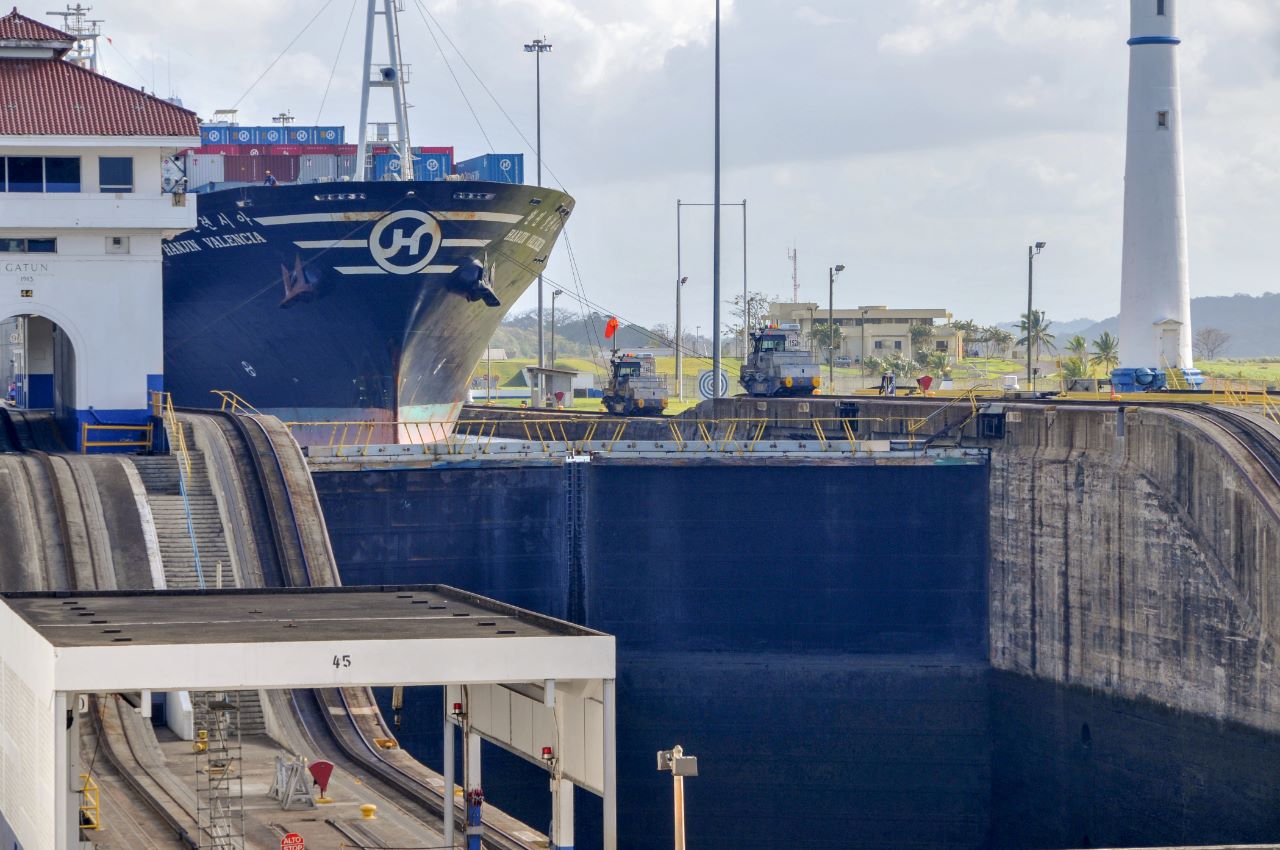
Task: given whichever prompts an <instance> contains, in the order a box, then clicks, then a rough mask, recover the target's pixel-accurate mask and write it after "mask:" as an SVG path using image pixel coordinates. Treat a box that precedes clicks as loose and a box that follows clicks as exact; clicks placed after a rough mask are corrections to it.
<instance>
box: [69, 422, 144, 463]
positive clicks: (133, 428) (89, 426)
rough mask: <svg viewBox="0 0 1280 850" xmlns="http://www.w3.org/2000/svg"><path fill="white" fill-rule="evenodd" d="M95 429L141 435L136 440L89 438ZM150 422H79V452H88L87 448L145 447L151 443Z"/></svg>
mask: <svg viewBox="0 0 1280 850" xmlns="http://www.w3.org/2000/svg"><path fill="white" fill-rule="evenodd" d="M96 431H125V432H128V433H131V434H132V433H140V434H142V435H143V436H142V437H141V438H139V439H136V440H91V439H89V436H90V434H92V433H94V432H96ZM151 436H152V430H151V423H150V422H147V423H146V424H143V425H106V424H102V423H97V422H82V423H81V424H80V453H81V454H86V455H87V454H88V453H89V449H108V448H110V449H145V448H148V447H150V445H151Z"/></svg>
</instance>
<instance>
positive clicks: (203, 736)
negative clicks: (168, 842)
mask: <svg viewBox="0 0 1280 850" xmlns="http://www.w3.org/2000/svg"><path fill="white" fill-rule="evenodd" d="M239 702H240V697H239V694H237V693H236V692H234V691H218V692H206V693H201V694H199V695H196V704H195V733H196V741H195V745H194V747H195V751H196V814H197V819H198V822H199V825H200V831H199V847H200V850H205V848H208V850H244V775H243V771H242V770H241V766H242V765H243V764H244V762H243V761H242V760H241V752H240V724H239V723H237V722H235V718H236V717H237V716H238V715H239V712H240V706H239Z"/></svg>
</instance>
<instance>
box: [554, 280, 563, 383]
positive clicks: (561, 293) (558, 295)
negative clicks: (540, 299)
mask: <svg viewBox="0 0 1280 850" xmlns="http://www.w3.org/2000/svg"><path fill="white" fill-rule="evenodd" d="M561 295H564V290H563V289H557V290H556V291H555V292H552V293H551V368H552V369H554V368H556V299H557V298H559V297H560V296H561Z"/></svg>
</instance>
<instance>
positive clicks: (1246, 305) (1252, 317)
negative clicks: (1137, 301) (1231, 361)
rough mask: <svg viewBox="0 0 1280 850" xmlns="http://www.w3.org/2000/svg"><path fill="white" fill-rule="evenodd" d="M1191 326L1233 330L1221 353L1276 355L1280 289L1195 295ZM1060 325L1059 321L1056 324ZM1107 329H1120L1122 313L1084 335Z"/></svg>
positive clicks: (1279, 344) (1279, 336) (1279, 335)
mask: <svg viewBox="0 0 1280 850" xmlns="http://www.w3.org/2000/svg"><path fill="white" fill-rule="evenodd" d="M1191 326H1192V327H1193V328H1197V329H1198V328H1218V329H1219V330H1223V331H1226V332H1227V333H1229V334H1231V342H1229V343H1227V345H1226V347H1225V348H1223V350H1222V352H1221V353H1220V355H1219V356H1221V357H1237V358H1244V357H1273V356H1276V355H1280V333H1277V328H1280V293H1276V292H1264V293H1263V294H1262V295H1218V296H1212V297H1206V298H1192V299H1191ZM1054 329H1055V330H1056V329H1057V325H1056V324H1055V325H1054ZM1103 331H1110V332H1111V333H1113V334H1119V332H1120V317H1119V316H1112V317H1111V318H1110V319H1105V320H1104V321H1101V322H1098V323H1097V324H1094V325H1091V326H1090V327H1088V328H1086V329H1085V330H1083V331H1080V334H1081V336H1083V337H1084V338H1085V339H1088V340H1091V341H1092V340H1095V339H1097V338H1098V336H1099V335H1100V334H1102V332H1103Z"/></svg>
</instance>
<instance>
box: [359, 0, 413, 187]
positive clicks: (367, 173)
mask: <svg viewBox="0 0 1280 850" xmlns="http://www.w3.org/2000/svg"><path fill="white" fill-rule="evenodd" d="M379 7H381V8H379ZM403 10H404V0H369V7H368V12H367V14H366V15H365V29H364V68H363V71H362V74H363V76H364V84H363V86H362V87H361V89H360V146H359V148H358V153H359V155H360V161H361V163H362V168H363V173H362V175H361V177H362V179H364V180H370V179H372V177H373V157H372V155H371V154H372V152H371V150H370V144H371V143H372V142H377V143H380V144H385V145H388V146H389V147H390V148H391V150H392V152H393V153H394V154H395V155H396V156H397V157H399V160H400V179H401V180H412V179H414V178H413V149H412V147H411V146H410V142H409V103H408V100H407V99H406V97H405V88H404V87H405V85H406V84H407V83H408V82H409V66H408V65H405V64H404V60H403V57H402V56H401V53H400V18H399V13H400V12H401V11H403ZM379 18H381V19H382V21H381V27H382V29H383V31H384V32H385V34H386V38H387V62H386V64H379V65H375V64H374V61H373V42H374V38H375V35H376V32H377V30H378V28H379V21H378V19H379ZM373 89H390V90H391V98H392V103H393V107H394V109H395V120H394V121H391V122H381V121H380V122H377V123H376V124H375V125H374V133H373V139H372V140H371V139H370V138H369V126H370V125H369V96H370V93H371V92H372V91H373ZM393 126H394V127H395V135H394V136H393V135H392V133H391V128H392V127H393Z"/></svg>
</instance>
